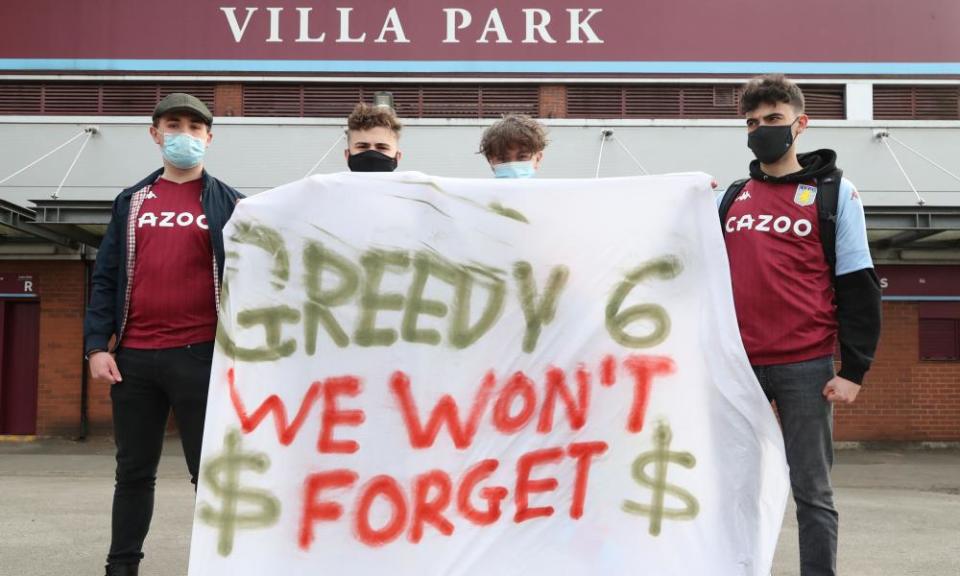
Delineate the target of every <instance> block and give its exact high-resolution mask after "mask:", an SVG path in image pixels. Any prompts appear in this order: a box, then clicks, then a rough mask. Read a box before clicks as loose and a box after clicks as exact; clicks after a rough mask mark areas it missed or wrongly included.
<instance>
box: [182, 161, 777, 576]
mask: <svg viewBox="0 0 960 576" xmlns="http://www.w3.org/2000/svg"><path fill="white" fill-rule="evenodd" d="M709 181H710V179H709V177H708V176H706V175H704V174H685V175H668V176H650V177H638V178H620V179H597V180H522V181H518V180H509V181H506V180H492V179H491V180H466V179H446V178H434V177H431V176H428V175H424V174H420V173H413V172H406V173H394V174H366V175H363V174H348V173H344V174H334V175H328V176H315V177H312V178H309V179H305V180H301V181H299V182H295V183H292V184H289V185H287V186H282V187H280V188H276V189H274V190H271V191H268V192H265V193H262V194H258V195H257V196H255V197H252V198H248V199H246V200H243V201H241V202H240V203H239V204H238V206H237V208H236V212H235V213H234V216H233V218H232V219H231V221H230V223H229V224H228V225H227V228H226V230H225V231H224V238H225V243H226V255H227V256H226V269H225V271H224V278H225V279H224V286H223V292H222V297H221V301H220V306H221V309H220V329H219V333H218V336H217V341H218V345H217V349H216V353H215V357H214V362H213V372H212V375H211V381H210V396H209V403H208V408H207V420H206V428H205V436H204V443H203V457H202V465H201V477H200V480H199V486H198V492H197V513H196V519H195V523H194V532H193V543H192V547H191V557H190V574H191V575H192V576H216V575H231V576H234V575H236V576H244V575H259V574H288V575H299V574H303V575H306V574H330V575H335V576H365V575H378V574H391V575H396V576H405V575H409V576H414V575H416V576H428V575H463V576H481V575H491V574H496V575H498V576H507V575H524V576H539V575H551V576H553V575H569V576H579V575H583V576H587V575H595V574H607V575H617V574H631V575H637V574H656V575H658V576H663V575H674V574H675V575H685V576H689V575H694V574H710V575H717V576H722V575H755V576H766V575H767V574H768V573H769V570H770V566H771V563H772V558H773V552H774V548H775V546H776V542H777V537H778V534H779V531H780V526H781V522H782V519H783V512H784V508H785V504H786V496H787V490H788V479H787V470H786V464H785V458H784V453H783V440H782V437H781V435H780V432H779V428H778V426H777V422H776V420H775V418H774V416H773V413H772V411H771V409H770V405H769V404H768V402H767V401H766V399H765V398H764V396H763V393H762V392H761V390H760V387H759V385H758V384H757V382H756V380H755V378H754V375H753V372H752V370H751V368H750V366H749V364H748V361H747V358H746V355H745V353H744V351H743V346H742V344H741V341H740V337H739V333H738V328H737V322H736V318H735V316H734V309H733V300H732V293H731V288H730V281H729V271H728V268H727V259H726V253H725V250H724V245H723V240H722V238H721V236H720V226H719V223H718V220H717V214H716V209H715V205H714V201H713V195H712V193H711V191H710V187H709Z"/></svg>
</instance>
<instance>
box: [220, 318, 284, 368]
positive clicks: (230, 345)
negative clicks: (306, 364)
mask: <svg viewBox="0 0 960 576" xmlns="http://www.w3.org/2000/svg"><path fill="white" fill-rule="evenodd" d="M299 321H300V311H299V310H295V309H293V308H291V307H289V306H271V307H268V308H254V309H251V310H242V311H241V312H240V313H239V314H237V324H239V325H240V326H241V327H243V328H252V327H254V326H263V330H264V332H265V334H266V345H265V346H260V347H258V348H241V347H239V346H237V345H236V344H235V343H234V342H232V341H230V339H229V337H228V336H227V335H226V334H223V336H222V338H220V331H219V330H218V331H217V335H218V339H220V343H221V346H222V347H223V349H224V352H225V353H226V354H227V355H228V356H230V357H231V358H235V359H237V360H242V361H244V362H273V361H274V360H279V359H281V358H286V357H287V356H291V355H292V354H293V353H294V352H296V351H297V341H296V340H292V339H290V340H284V341H283V342H281V341H280V339H281V338H282V336H283V334H282V331H283V325H284V324H296V323H297V322H299Z"/></svg>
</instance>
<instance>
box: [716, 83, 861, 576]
mask: <svg viewBox="0 0 960 576" xmlns="http://www.w3.org/2000/svg"><path fill="white" fill-rule="evenodd" d="M741 109H742V112H743V113H744V114H745V116H746V121H747V133H748V136H747V146H748V147H749V148H750V149H751V150H752V151H753V153H754V155H755V156H756V158H757V159H756V160H755V161H754V162H752V163H751V164H750V179H749V180H748V181H746V182H745V183H737V184H735V185H734V186H732V187H731V191H730V193H728V194H726V195H724V198H725V200H724V199H718V200H720V212H721V224H722V226H723V232H724V240H725V242H726V248H727V255H728V256H729V260H730V271H731V274H732V284H733V294H734V302H735V306H736V311H737V320H738V323H739V325H740V334H741V337H742V339H743V344H744V347H745V348H746V351H747V356H748V357H749V359H750V363H751V364H752V365H753V369H754V372H755V373H756V375H757V379H758V380H759V382H760V385H761V386H762V388H763V391H764V393H765V394H766V396H767V398H768V399H770V400H771V401H774V402H776V405H777V411H778V414H779V416H780V423H781V426H782V428H783V435H784V444H785V448H786V453H787V462H788V464H789V465H790V483H791V486H792V488H793V497H794V500H795V501H796V504H797V522H798V524H799V532H800V565H801V574H802V575H803V576H814V575H833V574H835V573H836V556H837V530H838V515H837V511H836V508H835V507H834V504H833V488H832V486H831V483H830V469H831V466H832V464H833V403H835V402H843V403H850V402H853V401H854V400H855V399H856V397H857V394H858V393H859V392H860V386H861V384H862V382H863V377H864V374H865V373H866V372H867V370H868V369H869V368H870V363H871V362H872V360H873V355H874V352H875V350H876V347H877V342H878V340H879V336H880V283H879V281H878V280H877V276H876V274H875V273H874V270H873V262H872V260H871V258H870V250H869V247H868V245H867V233H866V226H865V223H864V214H863V205H862V204H861V202H860V196H859V194H858V193H857V190H856V188H855V187H854V186H853V184H851V183H850V181H848V180H846V179H844V178H842V174H841V173H840V171H839V170H838V169H837V167H836V153H835V152H834V151H832V150H817V151H815V152H810V153H807V154H799V155H798V154H797V144H796V140H797V137H798V136H799V135H800V134H802V133H803V132H804V131H805V130H806V128H807V122H808V117H807V115H806V114H804V101H803V93H802V92H801V91H800V89H799V87H798V86H797V85H796V84H794V83H793V82H792V81H790V80H788V79H787V78H785V77H784V76H781V75H776V76H763V77H759V78H755V79H753V80H751V81H750V82H749V83H748V84H747V85H746V87H745V89H744V92H743V96H742V101H741ZM831 198H832V199H833V202H835V204H833V205H832V202H831ZM838 337H839V341H840V370H839V373H837V374H834V363H833V352H834V348H835V345H836V341H837V338H838Z"/></svg>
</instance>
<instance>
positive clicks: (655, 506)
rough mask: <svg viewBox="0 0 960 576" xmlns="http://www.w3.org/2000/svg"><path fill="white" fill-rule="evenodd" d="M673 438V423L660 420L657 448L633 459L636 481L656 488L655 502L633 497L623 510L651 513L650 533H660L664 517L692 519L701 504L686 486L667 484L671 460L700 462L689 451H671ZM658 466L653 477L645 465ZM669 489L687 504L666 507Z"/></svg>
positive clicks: (690, 463)
mask: <svg viewBox="0 0 960 576" xmlns="http://www.w3.org/2000/svg"><path fill="white" fill-rule="evenodd" d="M672 439H673V432H671V430H670V425H669V424H667V423H665V422H661V423H660V424H658V425H657V430H656V431H655V432H654V444H655V445H656V448H654V449H653V450H652V451H650V452H646V453H644V454H641V455H640V456H638V457H637V459H636V460H634V461H633V468H632V471H633V479H634V481H636V483H637V484H639V485H641V486H646V487H647V488H650V489H651V490H652V491H653V502H651V503H650V504H649V505H647V504H640V503H638V502H634V501H632V500H624V501H623V511H624V512H626V513H628V514H635V515H637V516H649V517H650V534H651V535H653V536H659V535H660V526H661V524H662V521H663V519H664V518H668V519H671V520H692V519H694V518H696V517H697V513H698V512H699V511H700V504H699V503H698V502H697V499H696V498H694V497H693V496H692V495H691V494H690V493H689V492H687V491H686V490H684V489H683V488H678V487H676V486H673V485H672V484H667V468H668V465H669V464H670V463H671V462H672V463H674V464H679V465H681V466H683V467H684V468H693V467H694V466H696V465H697V459H696V458H694V457H693V454H691V453H689V452H671V451H670V441H671V440H672ZM651 463H652V464H653V465H654V466H655V468H654V473H653V477H652V478H651V477H650V476H648V475H647V473H646V472H645V471H644V469H645V468H646V467H647V465H649V464H651ZM667 493H670V494H672V495H674V496H676V497H677V498H678V499H680V500H682V501H683V502H684V503H685V504H686V507H685V508H683V509H678V510H671V509H664V507H663V499H664V495H665V494H667Z"/></svg>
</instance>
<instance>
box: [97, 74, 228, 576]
mask: <svg viewBox="0 0 960 576" xmlns="http://www.w3.org/2000/svg"><path fill="white" fill-rule="evenodd" d="M212 124H213V116H212V114H211V113H210V110H209V109H208V108H207V107H206V105H204V104H203V102H201V101H200V100H199V99H197V98H195V97H194V96H191V95H189V94H183V93H174V94H170V95H168V96H167V97H165V98H164V99H162V100H161V101H160V102H159V103H158V104H157V106H156V108H155V110H154V113H153V125H152V126H150V136H151V137H152V138H153V141H154V143H155V144H156V145H157V146H158V147H159V151H160V153H161V155H162V157H163V168H161V169H159V170H157V171H155V172H153V173H152V174H150V175H149V176H147V177H146V178H144V179H143V180H141V181H140V182H138V183H137V184H135V185H134V186H132V187H130V188H127V189H126V190H124V191H123V192H121V193H120V195H119V196H117V198H116V200H114V202H113V215H112V217H111V220H110V224H109V226H108V227H107V232H106V234H105V236H104V237H103V242H102V243H101V244H100V248H99V251H98V252H97V261H96V265H95V266H94V271H93V279H92V291H91V295H90V303H89V305H88V308H87V313H86V318H85V320H84V339H85V343H84V351H85V355H86V358H87V359H88V361H89V364H90V373H91V375H92V376H93V378H95V379H97V380H100V381H107V382H110V383H111V388H110V398H111V400H112V404H113V428H114V439H115V441H116V445H117V470H116V486H115V489H114V496H113V521H112V538H111V543H110V552H109V555H108V556H107V566H106V573H107V576H131V575H136V574H137V572H138V567H139V564H140V561H141V559H142V558H143V552H142V549H143V541H144V539H145V538H146V536H147V532H148V530H149V528H150V519H151V516H152V515H153V495H154V485H155V483H156V474H157V465H158V464H159V462H160V452H161V449H162V447H163V436H164V431H165V430H166V424H167V417H168V414H169V412H170V410H171V408H172V409H173V414H174V417H175V418H176V419H177V428H178V429H179V431H180V438H181V442H182V444H183V451H184V455H185V456H186V460H187V468H188V469H189V472H190V481H191V482H193V484H194V486H196V484H197V475H198V472H199V466H200V448H201V442H202V438H203V425H204V416H205V413H206V404H207V387H208V383H209V380H210V364H211V361H212V357H213V347H214V337H215V335H216V332H217V310H218V303H219V287H220V282H221V280H222V273H223V262H224V250H223V235H222V230H223V226H224V224H226V222H227V220H229V218H230V216H231V214H232V213H233V209H234V206H235V204H236V203H237V202H238V201H239V200H240V199H241V198H242V195H241V194H240V193H238V192H237V191H236V190H234V189H233V188H231V187H229V186H227V185H226V184H224V183H223V182H221V181H220V180H218V179H216V178H214V177H213V176H211V175H210V174H209V173H207V171H206V170H204V167H203V158H204V155H205V153H206V150H207V147H208V146H209V144H210V142H211V140H212V138H213V134H212V132H211V130H210V128H211V126H212ZM111 341H112V346H111V344H110V343H111Z"/></svg>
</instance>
